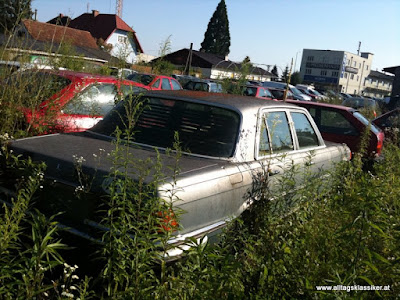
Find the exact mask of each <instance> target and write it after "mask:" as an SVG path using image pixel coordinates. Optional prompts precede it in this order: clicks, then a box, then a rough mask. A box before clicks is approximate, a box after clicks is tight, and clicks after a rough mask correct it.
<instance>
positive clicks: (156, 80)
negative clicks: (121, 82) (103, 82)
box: [127, 73, 182, 90]
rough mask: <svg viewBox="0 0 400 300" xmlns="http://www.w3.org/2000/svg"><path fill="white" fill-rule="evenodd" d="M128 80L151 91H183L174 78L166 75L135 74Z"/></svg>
mask: <svg viewBox="0 0 400 300" xmlns="http://www.w3.org/2000/svg"><path fill="white" fill-rule="evenodd" d="M127 79H129V80H132V81H134V82H138V83H141V84H144V85H146V86H148V87H150V89H151V90H181V89H182V86H181V84H180V83H179V82H178V81H177V80H175V79H174V78H172V77H169V76H164V75H153V74H142V73H134V74H131V75H129V76H128V77H127Z"/></svg>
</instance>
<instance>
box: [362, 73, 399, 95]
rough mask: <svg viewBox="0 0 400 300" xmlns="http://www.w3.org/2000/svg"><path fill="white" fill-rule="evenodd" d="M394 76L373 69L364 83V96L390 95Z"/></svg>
mask: <svg viewBox="0 0 400 300" xmlns="http://www.w3.org/2000/svg"><path fill="white" fill-rule="evenodd" d="M393 81H394V76H392V75H387V74H385V73H382V72H378V71H374V70H372V71H371V72H370V73H369V76H368V77H367V78H365V80H364V83H363V88H364V90H363V92H362V94H363V95H364V96H368V97H375V98H384V97H386V96H389V95H390V92H391V91H392V87H393Z"/></svg>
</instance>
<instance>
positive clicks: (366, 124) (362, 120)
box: [353, 111, 381, 134]
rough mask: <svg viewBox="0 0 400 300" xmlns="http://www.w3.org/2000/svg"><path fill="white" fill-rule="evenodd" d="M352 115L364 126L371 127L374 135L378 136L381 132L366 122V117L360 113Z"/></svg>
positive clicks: (356, 112)
mask: <svg viewBox="0 0 400 300" xmlns="http://www.w3.org/2000/svg"><path fill="white" fill-rule="evenodd" d="M353 115H354V116H355V117H356V118H357V119H358V120H359V121H360V122H361V123H363V124H364V125H365V126H371V131H372V132H373V133H375V134H378V133H379V132H380V131H381V130H380V129H379V128H378V127H376V126H375V125H374V124H372V123H371V122H370V121H368V119H367V118H366V117H364V116H363V115H362V114H361V113H359V112H358V111H355V112H354V113H353Z"/></svg>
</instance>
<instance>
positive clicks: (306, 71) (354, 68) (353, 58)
mask: <svg viewBox="0 0 400 300" xmlns="http://www.w3.org/2000/svg"><path fill="white" fill-rule="evenodd" d="M372 59H373V54H372V53H368V52H362V53H361V55H357V54H354V53H351V52H347V51H337V50H316V49H303V56H302V60H301V65H300V76H301V78H302V80H303V82H304V83H308V84H314V85H315V86H316V87H319V88H323V89H333V90H336V91H338V92H342V93H348V94H361V93H362V91H363V89H364V85H363V84H364V82H365V78H367V77H368V76H369V74H370V72H371V65H372Z"/></svg>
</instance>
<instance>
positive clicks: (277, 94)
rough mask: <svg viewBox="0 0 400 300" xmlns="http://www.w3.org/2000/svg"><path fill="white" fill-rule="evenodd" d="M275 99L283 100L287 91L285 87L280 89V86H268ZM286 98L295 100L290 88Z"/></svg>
mask: <svg viewBox="0 0 400 300" xmlns="http://www.w3.org/2000/svg"><path fill="white" fill-rule="evenodd" d="M268 90H269V91H270V93H271V94H272V96H273V97H274V99H276V100H283V95H284V93H285V90H284V89H278V88H268ZM286 99H291V100H293V99H294V97H293V94H292V92H291V91H290V90H288V91H287V95H286Z"/></svg>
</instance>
